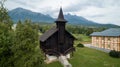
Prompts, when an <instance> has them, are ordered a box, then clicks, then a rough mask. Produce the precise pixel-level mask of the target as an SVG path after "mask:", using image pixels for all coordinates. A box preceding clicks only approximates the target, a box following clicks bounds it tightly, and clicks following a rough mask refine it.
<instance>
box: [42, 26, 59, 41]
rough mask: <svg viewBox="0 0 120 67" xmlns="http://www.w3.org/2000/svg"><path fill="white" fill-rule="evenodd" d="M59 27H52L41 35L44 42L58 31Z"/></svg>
mask: <svg viewBox="0 0 120 67" xmlns="http://www.w3.org/2000/svg"><path fill="white" fill-rule="evenodd" d="M57 31H58V29H57V28H56V27H53V28H51V29H50V30H48V31H46V32H45V33H44V34H43V35H42V36H41V37H40V41H42V42H44V41H45V40H47V39H48V38H49V37H50V36H52V35H53V34H54V33H55V32H57Z"/></svg>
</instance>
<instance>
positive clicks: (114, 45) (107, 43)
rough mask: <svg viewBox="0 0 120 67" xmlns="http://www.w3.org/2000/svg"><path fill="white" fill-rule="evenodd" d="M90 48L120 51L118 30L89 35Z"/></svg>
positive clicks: (113, 29)
mask: <svg viewBox="0 0 120 67" xmlns="http://www.w3.org/2000/svg"><path fill="white" fill-rule="evenodd" d="M91 37H92V46H95V47H99V48H105V49H110V50H116V51H120V28H110V29H107V30H104V31H102V32H94V33H92V34H91Z"/></svg>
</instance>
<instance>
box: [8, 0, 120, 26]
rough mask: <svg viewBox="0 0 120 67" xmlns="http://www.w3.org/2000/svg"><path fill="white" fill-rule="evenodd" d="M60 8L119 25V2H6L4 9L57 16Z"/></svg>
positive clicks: (104, 0)
mask: <svg viewBox="0 0 120 67" xmlns="http://www.w3.org/2000/svg"><path fill="white" fill-rule="evenodd" d="M60 6H62V7H63V11H64V13H71V14H76V15H78V16H83V17H85V18H87V19H89V20H92V21H96V22H99V23H112V24H117V25H120V23H119V22H120V19H119V17H120V13H119V12H120V7H119V6H120V0H7V2H6V7H7V8H8V9H9V10H11V9H14V8H17V7H22V8H26V9H29V10H32V11H35V12H41V13H44V14H50V15H51V16H53V17H56V16H57V15H58V11H59V8H60Z"/></svg>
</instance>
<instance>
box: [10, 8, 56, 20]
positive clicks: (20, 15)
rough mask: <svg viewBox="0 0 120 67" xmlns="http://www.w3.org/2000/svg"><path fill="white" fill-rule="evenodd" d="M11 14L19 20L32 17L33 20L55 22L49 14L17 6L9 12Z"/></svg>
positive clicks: (13, 18)
mask: <svg viewBox="0 0 120 67" xmlns="http://www.w3.org/2000/svg"><path fill="white" fill-rule="evenodd" d="M8 14H9V16H10V17H11V18H12V20H14V21H15V22H17V21H18V20H22V21H23V20H25V19H31V20H32V21H33V22H53V21H54V19H53V18H52V17H50V16H49V15H44V14H41V13H37V12H32V11H30V10H27V9H23V8H16V9H13V10H11V11H9V12H8Z"/></svg>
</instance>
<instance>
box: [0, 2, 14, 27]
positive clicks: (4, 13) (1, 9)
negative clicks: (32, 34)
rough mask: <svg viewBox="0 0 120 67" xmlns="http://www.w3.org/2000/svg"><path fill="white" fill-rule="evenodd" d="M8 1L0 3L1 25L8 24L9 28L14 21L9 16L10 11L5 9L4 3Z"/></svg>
mask: <svg viewBox="0 0 120 67" xmlns="http://www.w3.org/2000/svg"><path fill="white" fill-rule="evenodd" d="M5 1H6V0H1V1H0V23H6V24H7V25H8V27H9V28H11V26H12V20H11V18H10V16H9V15H8V10H7V9H6V8H5V6H4V3H5Z"/></svg>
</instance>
